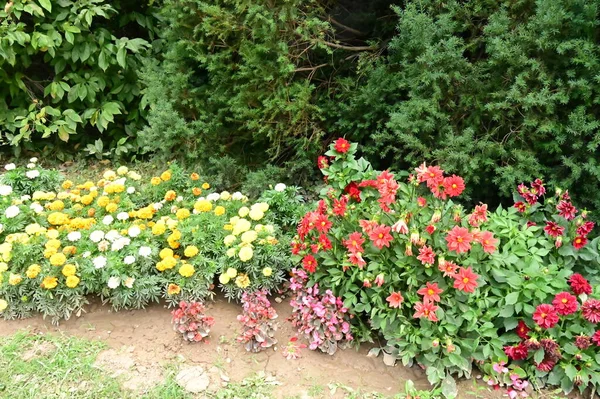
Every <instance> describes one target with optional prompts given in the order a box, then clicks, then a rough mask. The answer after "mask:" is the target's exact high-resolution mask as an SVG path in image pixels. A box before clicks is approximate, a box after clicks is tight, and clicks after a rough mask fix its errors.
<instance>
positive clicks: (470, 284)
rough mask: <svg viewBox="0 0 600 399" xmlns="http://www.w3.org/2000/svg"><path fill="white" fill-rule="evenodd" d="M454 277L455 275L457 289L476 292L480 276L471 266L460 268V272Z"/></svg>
mask: <svg viewBox="0 0 600 399" xmlns="http://www.w3.org/2000/svg"><path fill="white" fill-rule="evenodd" d="M452 277H454V288H456V289H457V290H460V291H464V292H468V293H472V292H475V288H477V279H478V278H479V276H478V275H477V274H475V273H473V270H472V269H471V268H470V267H469V268H467V269H465V268H464V267H461V268H459V269H458V273H456V274H455V275H454V276H452Z"/></svg>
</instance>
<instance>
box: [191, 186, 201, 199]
mask: <svg viewBox="0 0 600 399" xmlns="http://www.w3.org/2000/svg"><path fill="white" fill-rule="evenodd" d="M192 194H194V195H195V196H196V197H197V196H199V195H200V194H202V189H201V188H198V187H194V188H192Z"/></svg>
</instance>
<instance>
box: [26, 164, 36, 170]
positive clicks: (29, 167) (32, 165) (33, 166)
mask: <svg viewBox="0 0 600 399" xmlns="http://www.w3.org/2000/svg"><path fill="white" fill-rule="evenodd" d="M33 168H35V164H34V163H28V164H27V169H33Z"/></svg>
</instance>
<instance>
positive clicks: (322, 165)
mask: <svg viewBox="0 0 600 399" xmlns="http://www.w3.org/2000/svg"><path fill="white" fill-rule="evenodd" d="M317 166H318V167H319V169H326V168H327V167H328V166H329V159H327V157H324V156H322V155H321V156H319V158H317Z"/></svg>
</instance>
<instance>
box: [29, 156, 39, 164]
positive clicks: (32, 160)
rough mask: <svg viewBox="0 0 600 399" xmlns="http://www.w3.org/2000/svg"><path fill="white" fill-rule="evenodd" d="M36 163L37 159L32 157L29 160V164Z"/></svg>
mask: <svg viewBox="0 0 600 399" xmlns="http://www.w3.org/2000/svg"><path fill="white" fill-rule="evenodd" d="M37 161H38V159H37V158H36V157H33V158H31V159H30V160H29V162H32V163H36V162H37Z"/></svg>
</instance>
